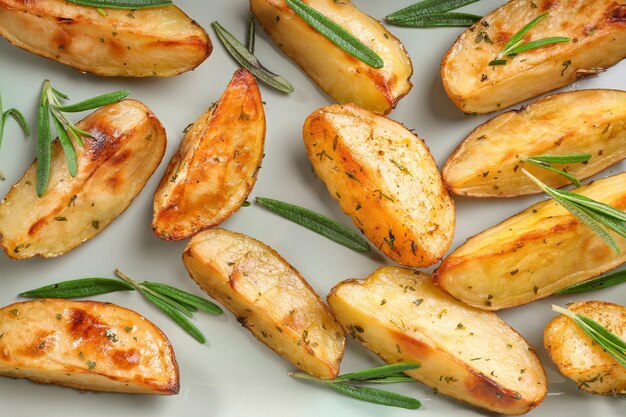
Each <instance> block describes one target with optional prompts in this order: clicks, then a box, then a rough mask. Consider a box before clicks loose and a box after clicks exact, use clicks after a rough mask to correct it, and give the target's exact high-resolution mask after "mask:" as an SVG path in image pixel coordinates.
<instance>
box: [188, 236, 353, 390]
mask: <svg viewBox="0 0 626 417" xmlns="http://www.w3.org/2000/svg"><path fill="white" fill-rule="evenodd" d="M183 262H184V263H185V266H186V267H187V271H189V274H190V275H191V277H192V278H193V279H194V280H195V281H196V283H197V284H198V285H199V286H200V288H202V289H203V290H204V292H206V293H207V294H209V295H210V296H211V297H213V298H215V299H216V300H217V301H219V302H220V303H221V304H223V305H224V306H225V307H226V308H228V309H229V310H230V311H232V312H233V314H235V316H237V320H238V321H239V322H240V323H241V324H242V325H243V326H244V327H246V328H247V329H248V330H250V332H251V333H252V334H253V335H254V336H255V337H256V338H257V339H258V340H259V341H261V342H263V343H264V344H265V345H267V346H268V347H269V348H270V349H272V350H273V351H275V352H276V353H278V354H279V355H281V356H283V357H285V359H287V360H289V361H290V362H291V363H292V364H294V365H295V366H297V367H298V368H300V369H302V370H303V371H305V372H308V373H310V374H312V375H315V376H317V377H319V378H324V379H332V378H334V377H336V376H337V374H338V373H339V364H340V362H341V359H342V357H343V353H344V350H345V336H344V333H343V330H342V329H341V326H340V325H339V324H338V323H337V321H336V320H335V318H334V317H333V315H332V314H331V313H330V311H329V310H328V307H326V305H325V304H324V302H323V301H322V300H321V299H320V298H319V296H318V295H317V294H316V293H315V291H313V289H312V288H311V286H310V285H309V284H308V283H307V282H306V281H305V280H304V278H302V276H301V275H300V273H299V272H298V271H296V270H295V269H294V268H293V267H292V266H291V265H289V263H287V261H285V260H284V259H283V258H282V257H281V256H280V255H279V254H278V253H276V252H275V251H274V250H273V249H272V248H270V247H269V246H266V245H265V244H263V243H261V242H259V241H258V240H255V239H252V238H251V237H248V236H245V235H242V234H239V233H234V232H229V231H227V230H221V229H211V230H207V231H204V232H201V233H198V234H197V235H195V236H194V237H193V238H192V239H191V241H190V242H189V244H188V245H187V248H186V249H185V252H184V253H183Z"/></svg>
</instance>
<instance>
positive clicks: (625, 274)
mask: <svg viewBox="0 0 626 417" xmlns="http://www.w3.org/2000/svg"><path fill="white" fill-rule="evenodd" d="M623 282H626V269H622V270H621V271H615V272H611V273H609V274H604V275H600V276H599V277H595V278H593V279H590V280H587V281H584V282H580V283H578V284H574V285H570V286H569V287H566V288H563V289H562V290H558V291H557V292H555V294H577V293H580V292H587V291H595V290H599V289H602V288H608V287H612V286H614V285H617V284H621V283H623Z"/></svg>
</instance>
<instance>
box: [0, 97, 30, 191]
mask: <svg viewBox="0 0 626 417" xmlns="http://www.w3.org/2000/svg"><path fill="white" fill-rule="evenodd" d="M9 116H10V117H13V119H15V121H16V122H17V124H18V125H19V126H20V127H21V128H22V131H23V132H24V135H26V136H27V137H28V136H30V127H29V126H28V122H27V121H26V118H25V117H24V115H23V114H22V112H20V111H19V110H18V109H15V108H11V109H9V110H7V111H3V107H2V95H1V94H0V147H1V146H2V137H3V136H4V127H5V126H6V123H7V120H8V119H9ZM4 180H5V177H4V173H3V172H2V170H1V169H0V181H4Z"/></svg>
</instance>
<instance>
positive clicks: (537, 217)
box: [433, 173, 626, 310]
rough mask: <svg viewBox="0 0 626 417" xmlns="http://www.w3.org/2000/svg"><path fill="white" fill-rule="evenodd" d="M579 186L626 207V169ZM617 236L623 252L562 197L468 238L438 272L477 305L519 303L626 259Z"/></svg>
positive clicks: (438, 278) (625, 242)
mask: <svg viewBox="0 0 626 417" xmlns="http://www.w3.org/2000/svg"><path fill="white" fill-rule="evenodd" d="M574 191H575V192H576V193H579V194H582V195H584V196H587V197H589V198H592V199H594V200H597V201H601V202H603V203H606V204H609V205H611V206H613V207H616V208H618V209H620V210H624V209H626V173H621V174H618V175H615V176H612V177H608V178H604V179H601V180H597V181H595V182H592V183H591V184H589V185H585V186H583V187H580V188H577V189H576V190H574ZM613 236H615V239H616V240H617V244H618V246H619V247H620V249H621V252H620V253H615V252H613V251H612V250H611V249H610V248H609V246H607V244H606V243H604V241H603V240H601V239H600V238H599V237H598V236H597V235H596V234H595V233H594V232H593V231H592V230H591V229H590V228H589V227H587V226H585V225H584V224H583V223H581V222H579V221H578V220H577V219H576V217H574V216H573V215H572V214H570V213H569V212H568V211H567V210H565V209H564V208H563V207H561V206H560V205H559V204H558V203H557V202H555V201H554V200H548V201H544V202H541V203H537V204H535V205H533V206H531V207H529V208H528V209H526V210H524V211H523V212H521V213H519V214H517V215H515V216H513V217H511V218H510V219H508V220H505V221H504V222H502V223H500V224H499V225H497V226H494V227H492V228H491V229H489V230H486V231H484V232H482V233H479V234H478V235H476V236H474V237H472V238H470V239H468V241H467V242H465V243H464V244H463V245H461V246H460V247H459V248H457V249H456V250H455V251H454V252H452V254H450V255H449V256H448V257H447V258H446V259H445V260H444V261H443V262H442V264H441V266H440V267H439V268H438V269H437V270H436V271H435V274H434V277H433V278H434V280H435V282H436V283H437V284H438V285H439V286H440V287H441V288H443V289H444V290H446V291H448V292H449V293H450V294H452V296H453V297H455V298H457V299H459V300H461V301H463V302H464V303H466V304H469V305H471V306H475V307H479V308H484V309H487V310H499V309H501V308H509V307H515V306H518V305H521V304H526V303H530V302H531V301H534V300H538V299H540V298H544V297H547V296H549V295H551V294H553V293H554V292H555V291H558V290H560V289H563V288H565V287H568V286H570V285H573V284H576V283H579V282H582V281H586V280H588V279H590V278H593V277H595V276H597V275H600V274H602V273H603V272H606V271H608V270H610V269H613V268H615V267H617V266H619V265H620V264H622V263H624V262H626V239H624V238H621V237H619V236H618V235H616V234H613Z"/></svg>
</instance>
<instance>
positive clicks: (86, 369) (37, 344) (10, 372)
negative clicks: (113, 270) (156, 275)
mask: <svg viewBox="0 0 626 417" xmlns="http://www.w3.org/2000/svg"><path fill="white" fill-rule="evenodd" d="M0 335H2V337H1V338H0V375H2V376H7V377H11V378H26V379H30V380H31V381H34V382H38V383H42V384H58V385H64V386H67V387H72V388H77V389H80V390H89V391H106V392H123V393H128V394H158V395H173V394H178V389H179V378H178V365H177V363H176V358H175V357H174V350H173V349H172V346H171V345H170V342H169V340H167V338H166V337H165V335H164V334H163V333H162V332H161V331H160V330H159V329H158V328H157V327H156V326H155V325H154V324H152V323H151V322H149V321H148V320H146V319H145V318H144V317H142V316H140V315H139V314H137V313H136V312H134V311H131V310H127V309H125V308H123V307H119V306H116V305H114V304H110V303H99V302H96V301H68V300H59V299H42V300H36V301H27V302H24V303H15V304H11V305H9V306H7V307H4V308H2V309H0Z"/></svg>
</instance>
